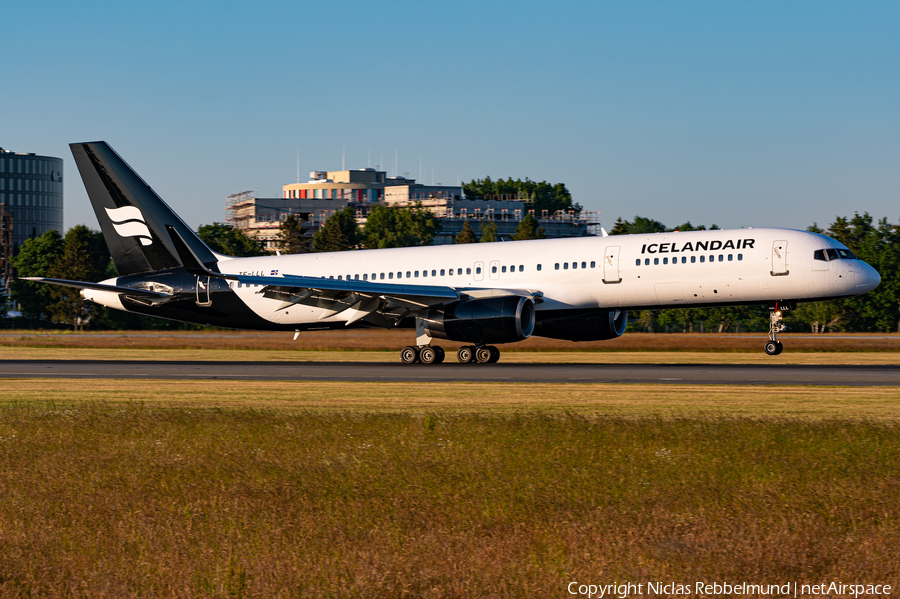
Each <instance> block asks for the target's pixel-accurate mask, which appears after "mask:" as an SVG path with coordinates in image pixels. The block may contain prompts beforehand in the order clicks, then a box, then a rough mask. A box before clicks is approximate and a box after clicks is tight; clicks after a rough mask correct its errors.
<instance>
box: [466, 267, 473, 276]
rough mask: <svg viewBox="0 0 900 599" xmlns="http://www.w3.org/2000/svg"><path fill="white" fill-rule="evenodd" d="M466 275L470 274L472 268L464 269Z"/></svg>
mask: <svg viewBox="0 0 900 599" xmlns="http://www.w3.org/2000/svg"><path fill="white" fill-rule="evenodd" d="M466 274H467V275H470V274H472V268H471V267H466Z"/></svg>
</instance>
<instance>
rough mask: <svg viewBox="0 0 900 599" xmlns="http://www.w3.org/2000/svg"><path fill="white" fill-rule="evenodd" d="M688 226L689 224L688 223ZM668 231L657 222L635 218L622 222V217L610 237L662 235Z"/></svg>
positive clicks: (639, 217) (640, 217)
mask: <svg viewBox="0 0 900 599" xmlns="http://www.w3.org/2000/svg"><path fill="white" fill-rule="evenodd" d="M688 224H690V223H688ZM668 230H669V229H667V228H666V226H665V225H664V224H662V223H661V222H659V221H658V220H653V219H652V218H644V217H643V216H635V217H634V220H633V221H627V220H625V221H623V220H622V217H619V219H618V220H617V221H616V224H615V225H614V226H613V230H612V233H610V235H634V234H636V233H664V232H666V231H668Z"/></svg>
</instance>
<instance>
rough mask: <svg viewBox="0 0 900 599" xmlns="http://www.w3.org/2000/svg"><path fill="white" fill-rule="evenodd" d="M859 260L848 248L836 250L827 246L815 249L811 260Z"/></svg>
mask: <svg viewBox="0 0 900 599" xmlns="http://www.w3.org/2000/svg"><path fill="white" fill-rule="evenodd" d="M841 259H843V260H859V258H857V257H856V256H855V255H854V254H853V252H851V251H850V250H836V249H833V248H828V249H827V250H816V251H814V252H813V260H821V261H822V262H829V261H831V260H841Z"/></svg>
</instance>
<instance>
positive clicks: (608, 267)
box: [603, 245, 622, 284]
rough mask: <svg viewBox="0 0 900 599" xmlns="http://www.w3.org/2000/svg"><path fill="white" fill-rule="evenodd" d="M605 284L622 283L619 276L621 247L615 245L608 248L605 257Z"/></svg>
mask: <svg viewBox="0 0 900 599" xmlns="http://www.w3.org/2000/svg"><path fill="white" fill-rule="evenodd" d="M603 282H604V283H607V284H613V283H621V282H622V277H621V276H619V246H617V245H613V246H609V247H607V248H606V250H605V253H604V255H603Z"/></svg>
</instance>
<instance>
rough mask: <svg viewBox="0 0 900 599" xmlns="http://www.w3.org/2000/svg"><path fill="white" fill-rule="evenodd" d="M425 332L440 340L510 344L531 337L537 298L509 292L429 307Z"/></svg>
mask: <svg viewBox="0 0 900 599" xmlns="http://www.w3.org/2000/svg"><path fill="white" fill-rule="evenodd" d="M423 320H424V324H425V332H426V333H427V334H428V335H429V336H431V337H435V338H438V339H449V340H450V341H463V342H466V343H479V344H489V343H510V342H513V341H522V340H523V339H528V338H529V337H530V336H531V333H532V331H534V300H532V299H531V298H530V297H525V296H520V295H508V296H504V297H494V298H489V299H482V300H467V301H464V302H454V303H452V304H448V305H447V306H443V307H442V308H436V309H432V310H429V312H428V313H427V314H426V315H425V318H424V319H423Z"/></svg>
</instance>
